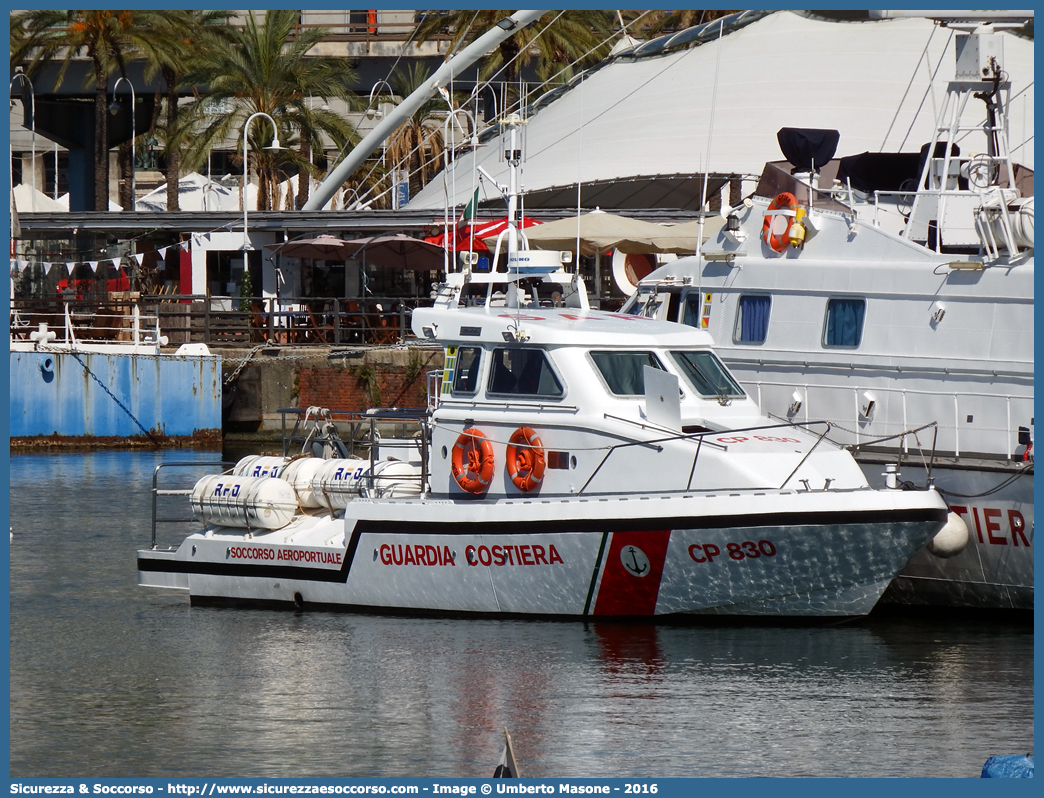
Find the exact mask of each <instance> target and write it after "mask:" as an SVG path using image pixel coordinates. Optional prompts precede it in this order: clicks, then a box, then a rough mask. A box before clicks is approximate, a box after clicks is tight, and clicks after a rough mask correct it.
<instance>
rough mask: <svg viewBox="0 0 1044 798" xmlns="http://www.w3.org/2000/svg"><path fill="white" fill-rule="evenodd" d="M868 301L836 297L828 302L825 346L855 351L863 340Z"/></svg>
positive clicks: (824, 334) (824, 331)
mask: <svg viewBox="0 0 1044 798" xmlns="http://www.w3.org/2000/svg"><path fill="white" fill-rule="evenodd" d="M865 314H866V300H865V299H853V298H845V297H834V298H833V299H831V300H829V301H828V302H827V314H826V326H825V327H824V330H823V346H828V347H847V348H850V349H854V348H855V347H857V346H859V344H860V342H861V341H862V340H863V317H864V315H865Z"/></svg>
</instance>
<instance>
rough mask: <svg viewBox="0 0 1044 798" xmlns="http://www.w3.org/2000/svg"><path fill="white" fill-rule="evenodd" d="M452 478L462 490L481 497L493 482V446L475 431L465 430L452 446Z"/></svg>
mask: <svg viewBox="0 0 1044 798" xmlns="http://www.w3.org/2000/svg"><path fill="white" fill-rule="evenodd" d="M452 462H453V467H452V473H453V478H454V479H455V480H456V481H457V484H458V485H460V487H461V489H462V490H466V491H467V492H468V493H474V494H476V495H481V494H483V493H485V492H486V491H487V490H488V489H489V483H490V482H491V481H492V480H493V444H492V443H490V442H489V440H487V439H486V436H485V435H483V434H482V433H481V432H479V431H478V430H477V429H466V430H464V431H463V432H462V433H460V437H459V438H457V442H456V443H455V444H453V461H452Z"/></svg>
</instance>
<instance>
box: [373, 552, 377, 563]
mask: <svg viewBox="0 0 1044 798" xmlns="http://www.w3.org/2000/svg"><path fill="white" fill-rule="evenodd" d="M373 561H374V562H377V549H374V550H373Z"/></svg>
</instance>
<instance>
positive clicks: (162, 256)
mask: <svg viewBox="0 0 1044 798" xmlns="http://www.w3.org/2000/svg"><path fill="white" fill-rule="evenodd" d="M168 249H170V247H160V248H159V249H158V250H156V251H157V252H158V253H159V256H160V260H166V259H167V250H168Z"/></svg>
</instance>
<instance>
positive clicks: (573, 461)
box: [569, 455, 576, 468]
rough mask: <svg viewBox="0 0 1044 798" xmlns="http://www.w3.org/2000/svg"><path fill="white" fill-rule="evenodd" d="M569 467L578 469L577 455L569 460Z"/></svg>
mask: <svg viewBox="0 0 1044 798" xmlns="http://www.w3.org/2000/svg"><path fill="white" fill-rule="evenodd" d="M569 467H570V468H576V455H573V456H572V457H570V458H569Z"/></svg>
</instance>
